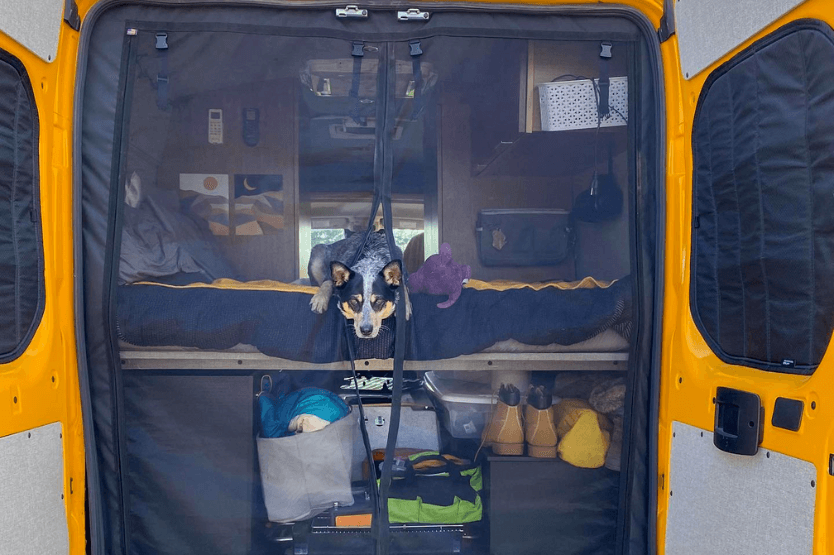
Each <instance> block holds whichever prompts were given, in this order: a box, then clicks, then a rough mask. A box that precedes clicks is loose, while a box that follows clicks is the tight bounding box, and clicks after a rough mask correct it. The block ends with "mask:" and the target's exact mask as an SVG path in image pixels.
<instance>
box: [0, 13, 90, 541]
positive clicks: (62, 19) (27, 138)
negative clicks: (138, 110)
mask: <svg viewBox="0 0 834 555" xmlns="http://www.w3.org/2000/svg"><path fill="white" fill-rule="evenodd" d="M65 4H66V6H65ZM74 8H75V3H74V2H72V1H68V2H65V1H64V0H31V1H27V2H25V3H24V2H15V1H4V2H0V307H2V308H0V538H2V539H0V552H2V553H9V554H14V555H19V554H30V553H31V554H35V553H38V554H42V553H43V554H47V553H49V554H52V553H54V554H59V553H60V554H66V553H84V551H85V517H84V497H85V495H84V491H85V486H84V482H85V473H84V469H85V466H84V443H83V441H84V438H83V434H82V418H81V404H80V399H79V385H78V371H77V364H76V354H75V353H76V349H75V333H74V316H73V314H74V310H73V290H72V288H73V280H72V276H73V264H72V253H73V245H72V231H71V216H72V203H73V199H72V197H71V175H70V158H71V153H70V142H69V137H70V131H71V122H72V104H71V101H70V99H71V98H72V85H73V84H72V77H71V76H72V75H74V73H75V55H76V46H75V45H76V44H77V36H78V33H77V31H78V28H79V19H78V15H77V13H76V12H75V11H74ZM62 77H63V78H62Z"/></svg>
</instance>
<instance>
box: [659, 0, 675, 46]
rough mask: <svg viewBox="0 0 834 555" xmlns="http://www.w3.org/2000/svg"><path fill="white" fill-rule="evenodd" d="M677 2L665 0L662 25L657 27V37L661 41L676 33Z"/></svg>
mask: <svg viewBox="0 0 834 555" xmlns="http://www.w3.org/2000/svg"><path fill="white" fill-rule="evenodd" d="M674 5H675V3H674V2H673V1H672V0H664V2H663V16H662V17H661V18H660V27H659V28H658V29H657V38H658V39H659V40H660V42H661V43H664V42H666V41H667V40H669V38H670V37H671V36H672V35H674V34H675V8H674Z"/></svg>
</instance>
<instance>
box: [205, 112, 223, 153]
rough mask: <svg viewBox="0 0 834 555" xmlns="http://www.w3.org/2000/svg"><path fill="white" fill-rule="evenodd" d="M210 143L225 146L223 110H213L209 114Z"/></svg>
mask: <svg viewBox="0 0 834 555" xmlns="http://www.w3.org/2000/svg"><path fill="white" fill-rule="evenodd" d="M208 142H209V144H211V145H222V144H223V110H221V109H219V108H211V109H209V112H208Z"/></svg>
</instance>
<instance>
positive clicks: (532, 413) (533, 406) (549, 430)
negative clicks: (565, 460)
mask: <svg viewBox="0 0 834 555" xmlns="http://www.w3.org/2000/svg"><path fill="white" fill-rule="evenodd" d="M551 405H553V395H552V394H550V393H547V392H545V389H544V386H538V387H533V386H530V393H528V395H527V406H526V407H525V408H524V439H525V440H526V441H527V454H528V455H530V456H531V457H537V458H540V459H555V458H556V442H557V440H558V437H557V435H556V425H555V424H554V423H553V407H552V406H551Z"/></svg>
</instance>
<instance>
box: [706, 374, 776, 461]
mask: <svg viewBox="0 0 834 555" xmlns="http://www.w3.org/2000/svg"><path fill="white" fill-rule="evenodd" d="M763 435H764V407H762V401H761V399H760V398H759V396H758V395H756V394H755V393H750V392H747V391H740V390H738V389H731V388H729V387H719V388H718V391H716V393H715V434H714V435H713V443H714V444H715V446H716V447H718V448H719V449H721V450H722V451H726V452H727V453H735V454H736V455H748V456H752V455H755V454H756V453H758V451H759V444H761V442H762V438H763Z"/></svg>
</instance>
